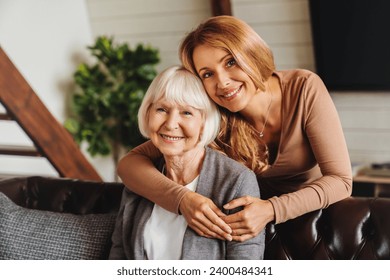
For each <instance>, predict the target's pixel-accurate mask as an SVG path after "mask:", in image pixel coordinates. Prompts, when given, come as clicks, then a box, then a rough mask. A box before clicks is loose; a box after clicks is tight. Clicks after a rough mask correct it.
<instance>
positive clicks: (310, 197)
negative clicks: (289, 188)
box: [270, 73, 352, 223]
mask: <svg viewBox="0 0 390 280" xmlns="http://www.w3.org/2000/svg"><path fill="white" fill-rule="evenodd" d="M301 98H304V101H305V107H304V118H303V119H304V120H305V123H304V127H303V128H304V133H305V137H306V138H307V139H308V141H309V144H310V149H311V151H312V153H313V155H314V157H315V159H316V161H317V163H318V166H319V168H320V170H321V173H322V177H319V178H318V179H314V180H312V181H311V182H308V183H307V184H305V185H303V186H301V187H300V189H299V190H297V191H295V192H293V193H289V194H285V195H281V196H280V197H273V198H271V199H270V201H271V203H272V204H273V207H274V209H275V222H276V223H281V222H284V221H287V220H289V219H293V218H295V217H298V216H301V215H302V214H305V213H307V212H311V211H314V210H317V209H322V208H326V207H328V206H329V205H331V204H333V203H335V202H337V201H340V200H342V199H344V198H346V197H348V196H350V195H351V193H352V171H351V161H350V158H349V153H348V149H347V145H346V142H345V138H344V133H343V130H342V126H341V122H340V119H339V116H338V113H337V110H336V107H335V105H334V103H333V101H332V98H331V96H330V94H329V93H328V90H327V89H326V87H325V85H324V83H323V82H322V80H321V79H320V78H319V77H318V76H317V75H316V74H313V73H312V74H310V75H309V76H307V78H306V82H305V83H304V87H303V95H302V97H301Z"/></svg>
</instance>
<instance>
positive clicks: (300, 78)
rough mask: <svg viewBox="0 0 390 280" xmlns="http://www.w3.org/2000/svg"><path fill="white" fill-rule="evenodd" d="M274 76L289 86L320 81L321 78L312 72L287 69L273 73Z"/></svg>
mask: <svg viewBox="0 0 390 280" xmlns="http://www.w3.org/2000/svg"><path fill="white" fill-rule="evenodd" d="M275 75H276V76H278V77H279V79H280V81H281V82H282V83H283V84H290V83H296V82H301V83H302V82H303V83H305V82H306V81H308V80H321V78H320V77H319V76H318V75H317V74H316V73H314V72H312V71H310V70H307V69H289V70H281V71H275Z"/></svg>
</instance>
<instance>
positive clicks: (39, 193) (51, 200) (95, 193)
mask: <svg viewBox="0 0 390 280" xmlns="http://www.w3.org/2000/svg"><path fill="white" fill-rule="evenodd" d="M122 190H123V184H121V183H113V182H96V181H85V180H78V179H69V178H55V177H42V176H29V177H14V178H8V179H3V180H0V192H3V193H4V194H6V195H7V196H8V197H9V198H10V199H12V200H13V201H14V202H15V203H16V204H18V205H20V206H22V207H26V208H31V209H39V210H47V211H54V212H64V213H73V214H91V213H110V212H116V211H118V209H119V205H120V199H121V195H122Z"/></svg>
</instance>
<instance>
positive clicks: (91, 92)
mask: <svg viewBox="0 0 390 280" xmlns="http://www.w3.org/2000/svg"><path fill="white" fill-rule="evenodd" d="M88 49H89V50H90V51H91V54H92V56H93V57H94V58H95V60H96V62H95V64H93V65H88V64H87V63H82V64H80V65H79V67H78V69H77V71H76V72H75V73H74V80H75V84H76V91H75V93H74V95H73V97H72V102H71V116H70V117H69V118H68V119H67V120H66V121H65V124H64V126H65V128H66V129H67V130H68V131H69V132H70V133H71V134H72V135H73V136H74V138H75V140H76V142H78V143H79V144H80V143H82V142H83V141H85V142H87V144H88V146H87V151H88V152H89V153H90V154H91V155H92V156H96V155H109V154H112V156H113V160H114V164H116V163H117V162H118V160H119V157H120V153H121V152H120V151H121V150H123V148H127V149H128V148H132V147H135V146H137V145H139V144H140V143H142V142H143V141H144V139H143V137H142V136H141V134H140V133H139V130H138V122H137V113H138V108H139V106H140V104H141V101H142V98H143V97H144V94H145V92H146V90H147V88H148V86H149V84H150V83H151V81H152V80H153V78H154V77H155V76H156V74H157V71H156V69H155V66H156V64H157V63H158V62H159V52H158V50H157V49H155V48H152V47H150V46H145V45H143V44H138V45H137V46H136V48H134V49H131V48H130V47H129V46H128V45H127V44H126V43H124V44H117V45H115V44H114V43H113V39H112V38H108V37H105V36H101V37H98V38H97V39H96V42H95V44H94V45H93V46H89V47H88Z"/></svg>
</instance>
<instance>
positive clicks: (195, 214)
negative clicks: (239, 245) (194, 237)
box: [179, 192, 232, 241]
mask: <svg viewBox="0 0 390 280" xmlns="http://www.w3.org/2000/svg"><path fill="white" fill-rule="evenodd" d="M179 209H180V213H181V214H182V215H183V216H184V218H185V219H186V221H187V223H188V226H189V227H191V228H192V229H193V230H194V231H195V232H196V233H197V234H199V235H200V236H204V237H208V238H218V239H222V240H229V241H231V240H232V236H231V235H230V233H231V231H232V230H231V228H230V227H229V226H228V225H227V224H226V223H225V222H224V221H223V220H222V219H221V217H224V216H225V214H224V213H223V212H222V211H221V210H220V209H219V208H218V207H217V206H216V205H215V204H214V202H213V201H212V200H211V199H209V198H207V197H204V196H203V195H200V194H198V193H196V192H187V193H186V194H185V195H184V197H183V199H182V200H181V202H180V206H179Z"/></svg>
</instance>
